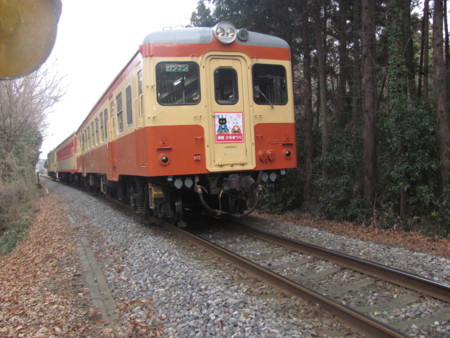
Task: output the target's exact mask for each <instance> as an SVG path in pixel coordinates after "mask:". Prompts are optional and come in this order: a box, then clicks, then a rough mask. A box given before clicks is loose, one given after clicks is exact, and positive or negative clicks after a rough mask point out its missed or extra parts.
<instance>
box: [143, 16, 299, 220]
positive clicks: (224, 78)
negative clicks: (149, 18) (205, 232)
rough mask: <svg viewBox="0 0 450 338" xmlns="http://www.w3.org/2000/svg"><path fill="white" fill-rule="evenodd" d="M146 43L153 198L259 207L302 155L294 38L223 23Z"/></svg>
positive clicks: (227, 208) (180, 204) (218, 208)
mask: <svg viewBox="0 0 450 338" xmlns="http://www.w3.org/2000/svg"><path fill="white" fill-rule="evenodd" d="M140 51H141V54H142V56H143V64H144V84H146V86H145V87H146V89H147V91H148V95H145V94H144V97H143V105H144V107H145V109H144V111H145V115H146V118H145V121H146V123H145V124H146V130H147V131H146V133H145V135H146V136H145V138H146V144H148V145H149V149H146V150H145V153H146V157H148V161H147V162H148V163H147V164H148V173H149V176H152V177H154V179H153V180H152V181H151V182H150V206H153V209H154V211H156V213H158V210H163V213H164V212H167V211H166V209H167V208H165V207H164V208H163V207H161V206H160V205H159V203H163V204H164V205H167V200H168V199H170V201H171V202H170V203H172V204H173V205H175V207H174V209H175V213H180V212H181V210H182V209H183V208H185V207H187V208H191V209H192V208H195V207H196V206H201V207H202V208H204V209H206V210H208V211H210V212H212V213H215V214H218V215H221V214H233V215H244V214H246V213H249V212H250V211H251V210H253V208H254V207H255V206H256V203H257V199H258V192H259V191H260V189H261V185H262V184H263V183H266V182H274V181H276V180H279V179H280V178H281V176H283V175H284V174H285V173H286V170H287V169H289V168H295V167H296V163H297V159H296V146H295V125H294V103H293V86H292V70H291V58H290V49H289V46H288V44H287V43H286V42H285V41H283V40H282V39H279V38H276V37H274V36H270V35H265V34H260V33H255V32H249V31H247V30H245V29H240V30H238V29H236V28H235V27H234V26H233V25H232V24H230V23H228V22H222V23H219V24H218V25H216V26H215V27H213V28H189V29H183V30H175V31H163V32H158V33H152V34H149V35H148V36H147V37H146V39H145V40H144V44H143V45H142V46H141V48H140ZM150 148H151V149H150ZM168 196H170V198H168Z"/></svg>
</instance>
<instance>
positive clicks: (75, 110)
mask: <svg viewBox="0 0 450 338" xmlns="http://www.w3.org/2000/svg"><path fill="white" fill-rule="evenodd" d="M197 1H198V0H62V5H63V8H62V13H61V18H60V20H59V24H58V35H57V38H56V42H55V46H54V48H53V51H52V53H51V54H50V56H49V58H48V60H47V62H46V65H47V66H48V67H51V69H52V71H55V72H57V73H58V75H59V76H60V77H63V79H62V83H61V86H62V88H63V90H64V91H65V95H64V96H63V97H62V99H61V100H60V102H58V103H57V104H56V105H54V106H53V107H52V109H51V111H50V112H49V114H48V117H47V124H48V126H47V128H46V130H45V133H44V142H43V144H42V147H41V155H40V157H41V158H46V157H47V153H48V152H49V151H50V150H52V149H54V148H55V147H56V146H57V145H58V144H60V143H61V142H62V141H64V140H65V139H66V138H67V137H68V136H69V135H70V134H71V133H72V132H74V131H76V129H77V128H78V127H79V125H80V124H81V122H83V120H84V118H85V117H86V116H87V115H88V113H89V112H90V110H91V109H92V108H93V107H94V105H95V103H96V102H97V100H98V99H99V98H100V96H101V95H102V94H103V92H104V91H105V90H106V88H107V87H108V86H109V84H110V83H111V82H112V81H113V80H114V78H115V77H116V75H117V74H118V73H119V72H120V71H121V70H122V68H123V67H124V66H125V65H126V63H127V62H128V61H129V60H130V59H131V57H132V56H133V55H134V53H135V52H136V51H137V50H138V49H139V45H140V44H141V43H142V41H143V40H144V38H145V36H146V35H147V34H148V33H150V32H154V31H160V30H163V29H167V28H168V27H172V29H175V28H176V27H177V26H184V25H187V24H189V23H190V18H191V14H192V12H193V11H195V9H196V7H197Z"/></svg>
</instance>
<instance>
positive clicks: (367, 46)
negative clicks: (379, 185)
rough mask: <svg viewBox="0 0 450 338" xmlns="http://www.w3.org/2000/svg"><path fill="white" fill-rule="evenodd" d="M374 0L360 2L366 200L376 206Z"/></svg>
mask: <svg viewBox="0 0 450 338" xmlns="http://www.w3.org/2000/svg"><path fill="white" fill-rule="evenodd" d="M374 13H375V10H374V1H373V0H362V1H361V18H362V19H361V29H362V31H361V46H362V91H363V102H362V104H363V116H364V129H363V144H364V155H363V162H364V201H365V204H366V207H367V208H371V207H372V206H373V201H374V191H375V130H376V116H377V111H376V104H375V85H376V84H375V67H374V64H375V60H376V56H375V23H374Z"/></svg>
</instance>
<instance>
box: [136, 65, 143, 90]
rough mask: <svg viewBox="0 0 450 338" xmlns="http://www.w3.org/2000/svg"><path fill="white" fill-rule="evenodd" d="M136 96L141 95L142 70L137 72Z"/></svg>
mask: <svg viewBox="0 0 450 338" xmlns="http://www.w3.org/2000/svg"><path fill="white" fill-rule="evenodd" d="M137 76H138V95H141V94H142V70H140V71H138V73H137Z"/></svg>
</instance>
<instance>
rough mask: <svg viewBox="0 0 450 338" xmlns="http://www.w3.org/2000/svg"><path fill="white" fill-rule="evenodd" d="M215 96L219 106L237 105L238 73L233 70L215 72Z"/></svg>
mask: <svg viewBox="0 0 450 338" xmlns="http://www.w3.org/2000/svg"><path fill="white" fill-rule="evenodd" d="M214 96H215V98H216V102H217V103H218V104H236V103H237V102H238V101H239V91H238V81H237V73H236V71H235V70H234V69H233V68H217V69H216V70H215V71H214Z"/></svg>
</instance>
